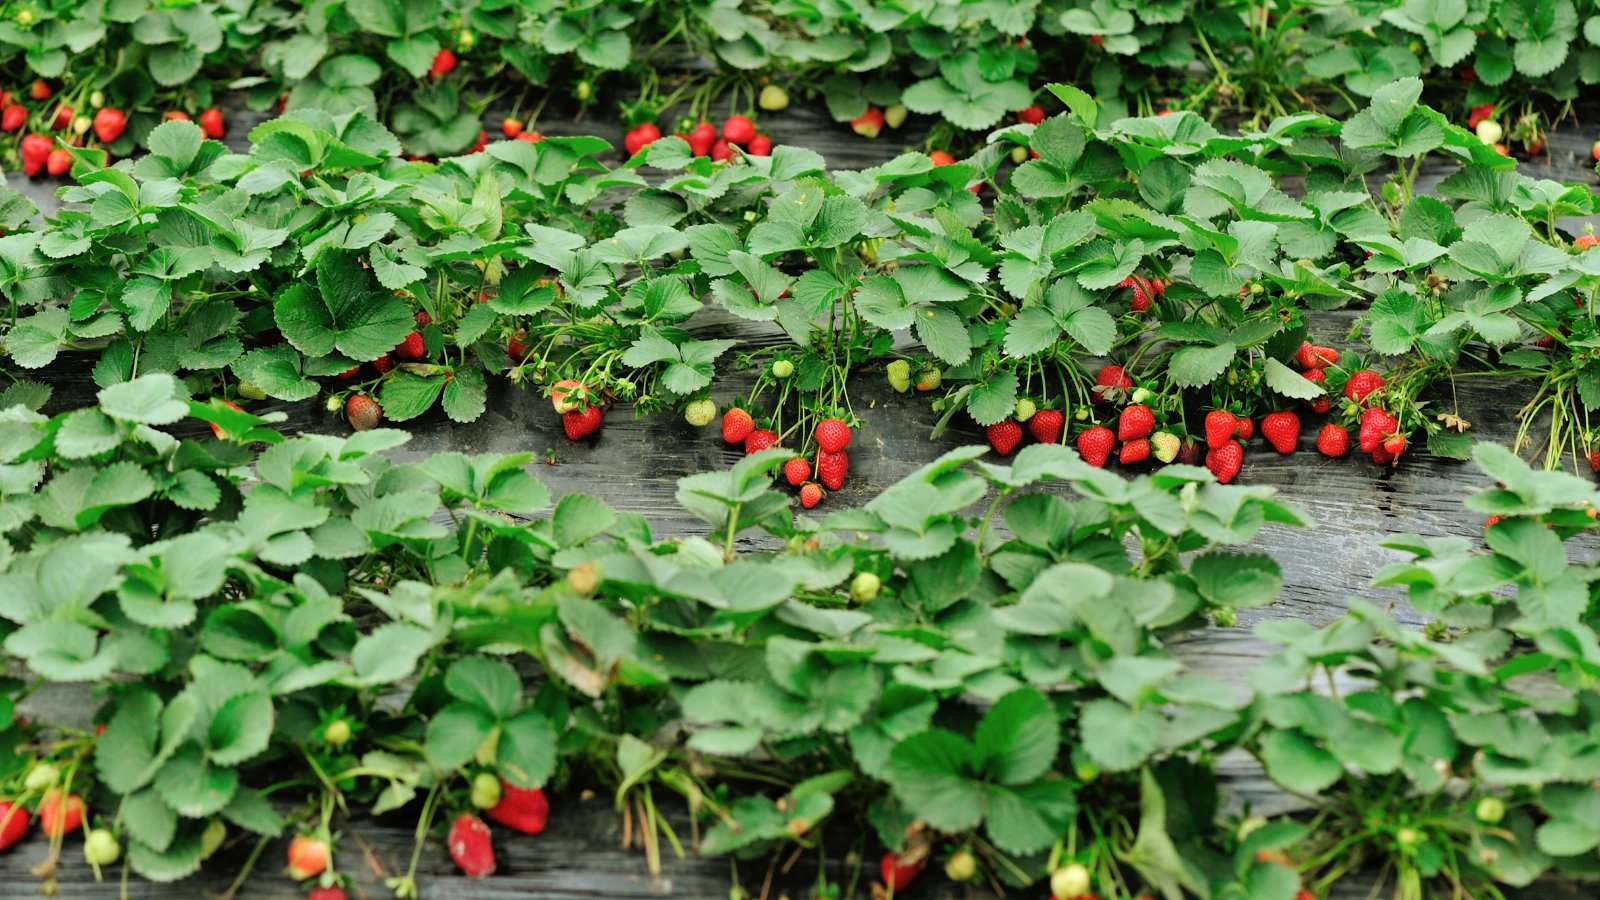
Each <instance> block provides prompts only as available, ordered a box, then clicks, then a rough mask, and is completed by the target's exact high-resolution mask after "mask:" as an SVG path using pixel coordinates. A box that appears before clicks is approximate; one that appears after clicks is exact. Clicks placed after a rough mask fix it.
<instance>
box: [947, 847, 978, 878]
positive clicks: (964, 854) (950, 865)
mask: <svg viewBox="0 0 1600 900" xmlns="http://www.w3.org/2000/svg"><path fill="white" fill-rule="evenodd" d="M976 874H978V858H977V857H975V856H973V855H972V851H970V850H957V851H956V852H954V853H952V854H950V858H949V859H948V860H946V861H945V864H944V875H945V877H946V878H948V879H950V880H951V881H971V880H972V877H973V876H974V875H976Z"/></svg>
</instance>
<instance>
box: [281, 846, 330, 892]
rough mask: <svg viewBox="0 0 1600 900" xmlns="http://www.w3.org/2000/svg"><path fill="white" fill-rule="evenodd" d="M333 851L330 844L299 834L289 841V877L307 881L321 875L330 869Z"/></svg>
mask: <svg viewBox="0 0 1600 900" xmlns="http://www.w3.org/2000/svg"><path fill="white" fill-rule="evenodd" d="M330 852H331V851H329V849H328V842H327V841H325V840H322V839H321V838H318V837H313V836H311V835H309V834H297V835H295V836H294V838H293V839H292V840H290V841H289V877H290V878H292V879H294V880H295V881H305V880H306V879H307V878H314V877H316V876H318V875H321V874H322V873H323V871H324V870H326V869H327V868H328V857H329V854H330Z"/></svg>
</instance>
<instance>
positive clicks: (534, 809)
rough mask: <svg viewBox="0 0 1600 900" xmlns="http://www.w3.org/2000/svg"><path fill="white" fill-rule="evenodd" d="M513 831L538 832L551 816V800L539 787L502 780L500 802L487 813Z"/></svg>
mask: <svg viewBox="0 0 1600 900" xmlns="http://www.w3.org/2000/svg"><path fill="white" fill-rule="evenodd" d="M485 815H487V816H488V817H489V818H491V819H493V820H495V821H496V822H499V823H500V824H501V825H504V826H506V827H507V828H510V829H511V830H513V831H520V832H522V833H523V834H538V833H539V832H541V831H544V826H545V822H546V821H548V820H549V818H550V800H549V798H547V797H545V795H544V791H542V790H540V789H538V788H520V787H517V786H516V785H514V784H508V783H507V782H504V781H502V782H500V802H499V803H496V804H495V805H494V806H492V807H490V808H489V810H488V812H487V813H485Z"/></svg>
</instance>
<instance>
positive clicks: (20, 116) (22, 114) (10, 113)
mask: <svg viewBox="0 0 1600 900" xmlns="http://www.w3.org/2000/svg"><path fill="white" fill-rule="evenodd" d="M26 121H28V108H27V107H26V106H21V105H18V106H8V107H6V108H5V111H4V112H0V131H16V130H17V129H18V128H21V127H22V123H23V122H26Z"/></svg>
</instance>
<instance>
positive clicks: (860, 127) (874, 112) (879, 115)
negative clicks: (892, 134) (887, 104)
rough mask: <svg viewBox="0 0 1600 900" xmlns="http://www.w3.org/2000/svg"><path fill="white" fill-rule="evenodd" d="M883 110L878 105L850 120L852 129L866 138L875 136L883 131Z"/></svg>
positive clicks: (868, 108)
mask: <svg viewBox="0 0 1600 900" xmlns="http://www.w3.org/2000/svg"><path fill="white" fill-rule="evenodd" d="M883 122H884V120H883V110H881V109H879V108H877V107H876V106H869V107H867V111H866V112H864V113H862V114H861V115H859V116H857V117H855V118H854V119H851V120H850V129H851V130H852V131H854V132H855V133H856V134H859V135H861V136H862V137H864V138H875V137H877V136H878V135H879V134H880V133H882V131H883Z"/></svg>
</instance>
